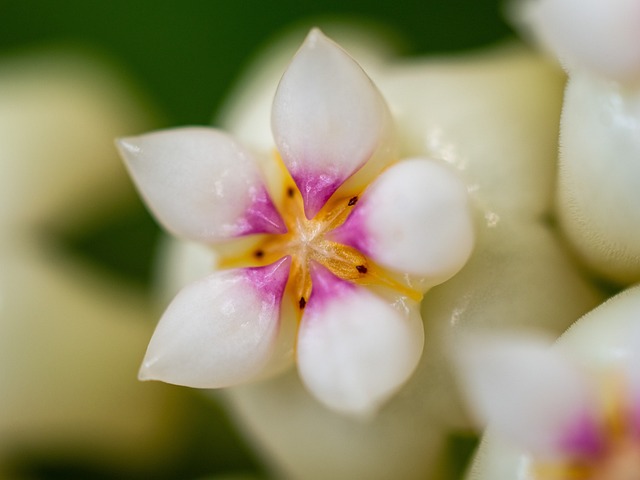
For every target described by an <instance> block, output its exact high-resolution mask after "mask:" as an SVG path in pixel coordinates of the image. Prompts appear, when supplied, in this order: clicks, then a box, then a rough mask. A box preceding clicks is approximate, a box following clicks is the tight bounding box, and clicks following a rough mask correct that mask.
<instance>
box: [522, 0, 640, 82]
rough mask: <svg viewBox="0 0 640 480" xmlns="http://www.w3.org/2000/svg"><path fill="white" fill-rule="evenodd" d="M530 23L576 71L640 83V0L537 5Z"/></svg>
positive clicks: (554, 0) (555, 0) (558, 0)
mask: <svg viewBox="0 0 640 480" xmlns="http://www.w3.org/2000/svg"><path fill="white" fill-rule="evenodd" d="M528 5H529V6H528V8H527V10H526V11H525V20H528V21H529V22H530V23H531V24H532V26H533V28H534V30H535V31H536V33H537V34H538V35H539V36H540V38H541V40H542V42H543V43H545V44H546V45H547V46H548V47H549V48H551V49H552V50H553V51H554V52H555V53H556V54H557V55H558V56H559V57H560V60H562V61H564V62H566V63H567V66H568V68H569V69H570V70H571V69H573V68H575V67H585V68H588V69H590V70H592V71H595V72H598V73H600V74H602V75H604V76H606V77H609V78H615V79H618V80H634V79H635V80H640V2H638V0H606V1H603V0H538V1H536V2H529V4H528Z"/></svg>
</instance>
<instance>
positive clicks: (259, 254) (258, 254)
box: [253, 250, 264, 258]
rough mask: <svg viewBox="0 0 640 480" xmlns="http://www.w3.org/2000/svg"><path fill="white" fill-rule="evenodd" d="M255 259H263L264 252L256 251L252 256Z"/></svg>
mask: <svg viewBox="0 0 640 480" xmlns="http://www.w3.org/2000/svg"><path fill="white" fill-rule="evenodd" d="M253 255H254V256H255V257H256V258H262V257H264V250H256V251H255V253H254V254H253Z"/></svg>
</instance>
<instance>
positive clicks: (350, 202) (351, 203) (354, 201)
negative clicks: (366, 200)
mask: <svg viewBox="0 0 640 480" xmlns="http://www.w3.org/2000/svg"><path fill="white" fill-rule="evenodd" d="M356 203H358V197H351V199H350V200H349V203H347V206H349V207H353V206H354V205H355V204H356Z"/></svg>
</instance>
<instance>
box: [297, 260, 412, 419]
mask: <svg viewBox="0 0 640 480" xmlns="http://www.w3.org/2000/svg"><path fill="white" fill-rule="evenodd" d="M311 276H312V281H313V290H312V292H311V297H310V298H309V301H308V303H307V306H306V308H305V311H304V315H303V317H302V323H301V325H300V331H299V334H298V369H299V372H300V376H301V377H302V381H303V382H304V384H305V385H306V386H307V388H308V389H309V390H310V391H311V392H312V393H313V394H314V395H315V396H316V398H318V400H320V401H321V402H322V403H324V404H325V405H327V406H328V407H330V408H332V409H334V410H336V411H340V412H345V413H352V414H357V415H368V414H371V413H373V412H374V411H375V410H376V409H377V408H379V407H380V405H381V404H382V403H383V402H384V401H385V400H387V399H388V398H389V397H391V396H392V395H393V394H394V393H395V392H396V391H397V390H398V389H399V388H400V387H401V386H402V385H403V384H404V383H405V381H406V380H407V379H408V378H409V376H410V375H411V374H412V373H413V371H414V370H415V368H416V366H417V363H418V361H419V359H420V355H421V354H422V346H423V344H424V334H423V327H422V321H421V318H420V314H419V313H418V311H417V308H415V306H414V305H412V306H407V305H405V304H402V305H400V304H398V305H395V306H394V305H393V304H391V303H390V302H388V301H385V300H384V299H382V298H380V297H378V296H376V295H374V294H373V293H371V292H370V291H368V290H367V289H365V288H362V287H359V286H356V285H353V284H350V283H348V282H345V281H343V280H341V279H339V278H337V277H335V276H333V274H331V273H330V272H329V271H327V270H326V269H324V268H323V267H319V266H317V265H316V266H314V268H313V269H312V273H311Z"/></svg>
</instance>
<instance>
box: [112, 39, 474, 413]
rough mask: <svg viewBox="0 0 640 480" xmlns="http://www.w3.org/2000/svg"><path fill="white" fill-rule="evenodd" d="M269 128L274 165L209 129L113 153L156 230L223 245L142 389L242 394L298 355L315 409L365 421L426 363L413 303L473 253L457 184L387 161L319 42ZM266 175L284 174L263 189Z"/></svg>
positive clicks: (155, 138)
mask: <svg viewBox="0 0 640 480" xmlns="http://www.w3.org/2000/svg"><path fill="white" fill-rule="evenodd" d="M271 118H272V130H273V135H274V139H275V144H276V146H277V153H274V154H273V155H272V156H271V166H269V161H268V160H263V164H262V165H261V164H260V163H259V161H258V160H257V157H256V156H254V154H252V153H251V152H250V151H249V150H248V149H246V148H244V147H243V146H242V145H240V144H239V143H238V142H237V141H236V140H234V139H233V138H232V137H230V136H228V135H226V134H224V133H222V132H220V131H218V130H216V129H213V128H182V129H174V130H168V131H163V132H156V133H151V134H147V135H143V136H140V137H134V138H125V139H122V140H120V141H119V148H120V152H121V154H122V155H123V157H124V158H125V160H126V162H127V166H128V168H129V170H130V172H131V174H132V176H133V178H134V180H135V182H136V184H137V186H138V188H139V190H140V192H141V194H142V196H143V197H144V198H145V200H146V202H147V203H148V205H149V206H150V208H151V209H152V211H153V212H154V213H155V215H156V216H157V218H158V219H159V220H160V222H161V223H162V224H163V225H164V226H165V227H166V228H167V229H168V230H169V231H171V232H172V233H174V234H176V235H178V236H181V237H184V238H188V239H192V240H198V241H200V242H204V243H206V244H209V245H212V246H216V247H222V249H221V250H220V255H221V259H220V261H219V267H223V269H221V270H217V271H215V272H214V273H212V274H211V275H209V276H207V277H205V278H203V279H201V280H200V281H197V282H195V283H193V284H191V285H189V286H187V287H186V288H185V289H183V290H182V291H181V292H180V293H179V294H178V296H177V297H176V298H175V299H174V300H173V302H172V303H171V304H170V305H169V307H168V308H167V310H166V312H165V314H164V315H163V317H162V318H161V320H160V322H159V324H158V327H157V329H156V331H155V333H154V336H153V338H152V339H151V342H150V344H149V348H148V350H147V354H146V356H145V359H144V361H143V365H142V368H141V371H140V378H142V379H158V380H163V381H167V382H170V383H176V384H181V385H188V386H193V387H202V388H218V387H227V386H231V385H236V384H239V383H243V382H247V381H250V380H254V379H256V378H260V377H262V376H264V375H266V374H269V373H271V372H273V371H274V370H279V369H281V368H282V365H283V364H286V363H287V361H289V359H290V358H291V356H292V353H293V347H294V343H295V355H296V359H297V365H298V371H299V373H300V376H301V378H302V380H303V382H304V383H305V385H306V387H307V388H308V389H309V391H310V392H311V393H312V394H313V395H314V396H315V397H316V398H317V399H318V400H320V401H321V402H322V403H324V404H325V405H326V406H328V407H330V408H332V409H335V410H337V411H342V412H347V413H354V414H367V413H371V412H373V411H375V410H376V409H377V408H378V407H379V406H380V405H381V404H382V403H383V402H384V401H385V400H386V399H388V398H389V397H390V396H391V395H393V393H395V392H396V391H397V390H398V389H399V388H400V386H402V385H403V384H404V383H405V381H406V380H407V379H408V378H409V376H410V375H411V373H412V372H413V370H414V369H415V367H416V365H417V363H418V361H419V359H420V356H421V353H422V347H423V326H422V321H421V318H420V314H419V310H418V308H419V301H420V299H421V297H422V293H423V292H424V291H425V290H426V289H427V288H429V287H431V286H433V285H436V284H438V283H441V282H443V281H445V280H447V279H448V278H450V277H451V276H452V275H454V274H455V273H456V272H457V271H458V270H459V269H460V268H461V267H462V266H463V265H464V263H465V262H466V260H467V258H468V257H469V255H470V253H471V250H472V247H473V237H474V235H473V226H472V221H471V215H470V211H469V206H468V203H467V191H466V187H465V185H464V183H463V182H462V181H461V180H460V179H459V178H458V177H457V176H456V174H455V173H454V172H453V171H452V170H450V168H449V167H448V166H446V165H443V164H440V163H438V162H435V161H432V160H428V159H425V158H411V159H408V160H405V161H402V162H397V161H396V156H395V154H394V148H393V142H392V135H391V120H390V115H389V112H388V110H387V107H386V104H385V102H384V100H383V99H382V97H381V96H380V94H379V92H378V90H377V89H376V88H375V86H374V85H373V84H372V82H371V80H370V79H369V78H368V77H367V76H366V74H365V73H364V72H363V71H362V69H361V68H360V67H359V66H358V65H357V64H356V63H355V62H354V61H353V59H351V57H349V56H348V55H347V54H346V53H345V52H344V51H343V50H342V49H340V48H339V47H338V46H337V45H335V44H334V43H333V42H331V41H330V40H329V39H327V38H326V37H325V36H324V35H323V34H322V33H321V32H320V31H319V30H317V29H315V30H312V31H311V33H310V34H309V35H308V37H307V39H306V40H305V42H304V44H303V45H302V47H301V48H300V50H299V51H298V53H297V54H296V55H295V57H294V58H293V60H292V62H291V64H290V65H289V67H288V68H287V70H286V72H285V73H284V75H283V77H282V79H281V81H280V84H279V87H278V90H277V93H276V95H275V98H274V101H273V107H272V117H271ZM265 165H267V166H266V168H270V169H271V170H272V171H273V170H276V171H278V173H277V174H274V175H273V177H272V179H271V182H270V183H269V181H268V179H267V176H266V174H265V173H264V171H263V170H261V167H263V168H265ZM273 165H276V167H273ZM292 330H293V331H297V337H296V339H295V340H293V339H292V338H291V332H292Z"/></svg>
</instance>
